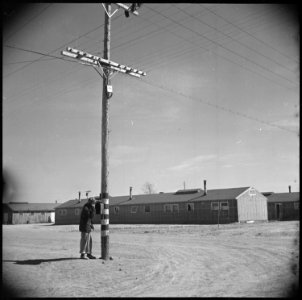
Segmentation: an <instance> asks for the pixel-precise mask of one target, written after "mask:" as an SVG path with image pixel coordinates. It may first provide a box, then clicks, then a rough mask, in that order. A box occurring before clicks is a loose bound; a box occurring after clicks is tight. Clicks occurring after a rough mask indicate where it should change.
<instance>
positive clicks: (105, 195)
mask: <svg viewBox="0 0 302 300" xmlns="http://www.w3.org/2000/svg"><path fill="white" fill-rule="evenodd" d="M106 9H107V12H106V11H105V26H104V59H108V60H110V27H111V20H110V17H109V16H110V13H111V4H110V3H106ZM109 77H110V70H109V69H106V68H104V76H103V97H102V178H101V180H102V188H101V199H102V203H103V205H104V209H103V213H102V214H101V249H102V256H101V258H102V259H104V260H108V258H109V192H108V136H109V132H108V124H109V115H108V110H109V93H108V91H107V86H108V85H110V79H109Z"/></svg>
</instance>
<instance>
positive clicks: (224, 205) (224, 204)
mask: <svg viewBox="0 0 302 300" xmlns="http://www.w3.org/2000/svg"><path fill="white" fill-rule="evenodd" d="M220 209H221V210H229V203H228V202H221V203H220Z"/></svg>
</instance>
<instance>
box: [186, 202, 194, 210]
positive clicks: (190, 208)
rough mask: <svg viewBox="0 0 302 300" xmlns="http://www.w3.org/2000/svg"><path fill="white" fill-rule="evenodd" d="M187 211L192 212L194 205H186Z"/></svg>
mask: <svg viewBox="0 0 302 300" xmlns="http://www.w3.org/2000/svg"><path fill="white" fill-rule="evenodd" d="M187 211H194V203H187Z"/></svg>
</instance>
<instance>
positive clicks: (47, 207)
mask: <svg viewBox="0 0 302 300" xmlns="http://www.w3.org/2000/svg"><path fill="white" fill-rule="evenodd" d="M5 205H7V207H8V208H10V209H11V210H12V211H23V212H25V211H55V207H56V206H58V205H59V204H58V203H27V202H20V203H17V202H13V203H12V202H9V203H5Z"/></svg>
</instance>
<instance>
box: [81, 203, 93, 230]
mask: <svg viewBox="0 0 302 300" xmlns="http://www.w3.org/2000/svg"><path fill="white" fill-rule="evenodd" d="M94 215H95V208H94V207H93V206H92V205H91V204H89V203H86V204H85V205H84V206H83V209H82V212H81V218H80V226H79V230H80V231H81V232H90V231H91V228H93V224H92V219H93V217H94Z"/></svg>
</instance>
